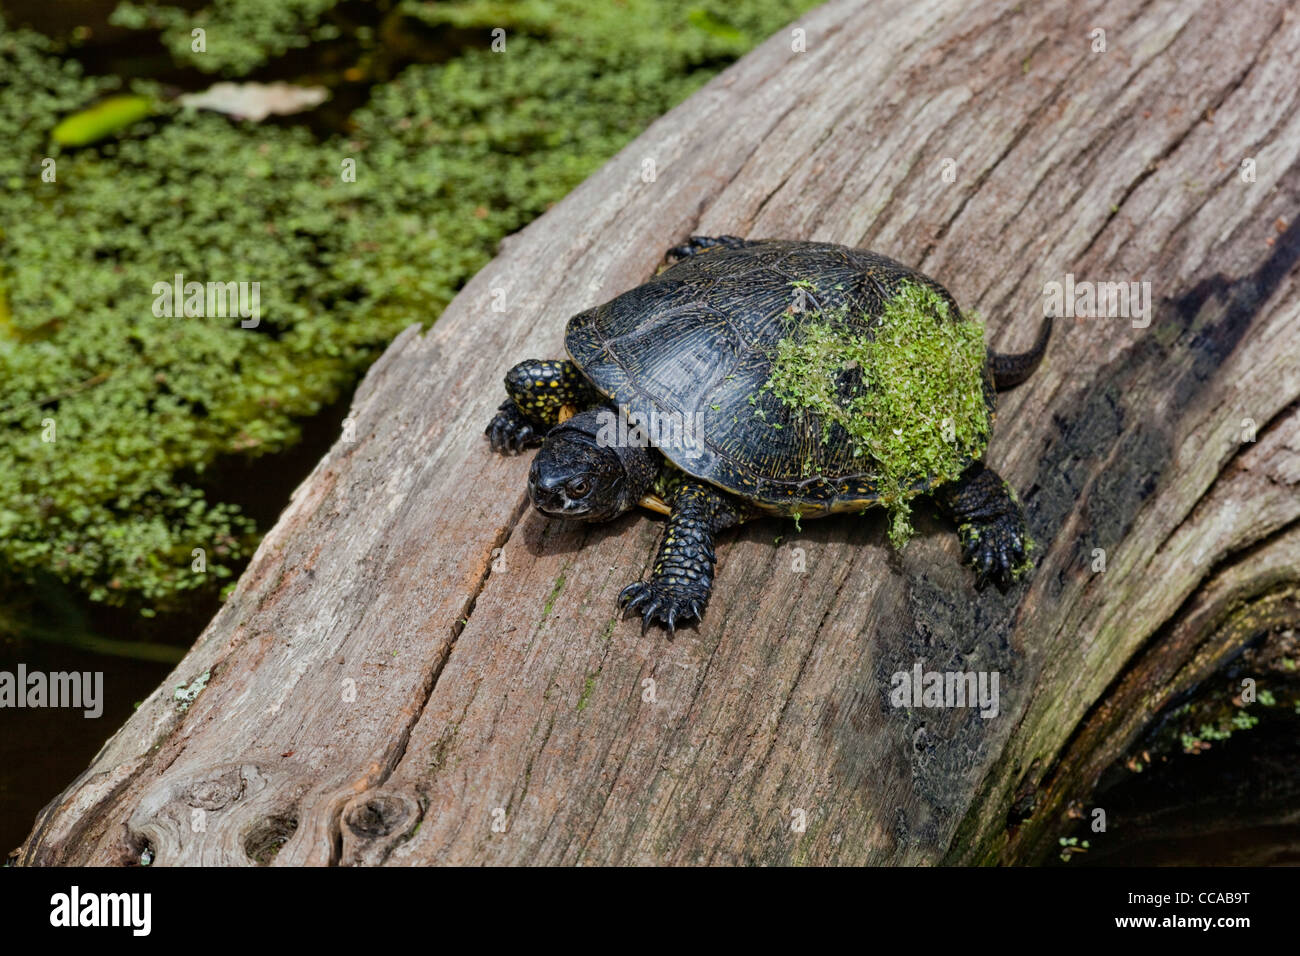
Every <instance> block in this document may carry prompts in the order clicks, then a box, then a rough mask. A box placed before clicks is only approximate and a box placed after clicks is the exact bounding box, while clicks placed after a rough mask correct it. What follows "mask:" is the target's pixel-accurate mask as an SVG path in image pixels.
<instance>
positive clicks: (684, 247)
mask: <svg viewBox="0 0 1300 956" xmlns="http://www.w3.org/2000/svg"><path fill="white" fill-rule="evenodd" d="M747 245H749V240H748V239H741V238H739V237H738V236H691V238H690V239H688V240H686V241H685V242H683V243H682V244H681V245H680V246H673V247H672V248H671V249H669V250H668V251H667V252H666V253H664V258H665V259H667V260H669V261H670V262H676V261H680V260H682V259H689V258H690V257H691V256H695V255H699V254H700V253H701V252H708V251H709V250H710V249H716V248H718V247H719V246H722V247H724V248H727V249H740V248H742V247H743V246H747Z"/></svg>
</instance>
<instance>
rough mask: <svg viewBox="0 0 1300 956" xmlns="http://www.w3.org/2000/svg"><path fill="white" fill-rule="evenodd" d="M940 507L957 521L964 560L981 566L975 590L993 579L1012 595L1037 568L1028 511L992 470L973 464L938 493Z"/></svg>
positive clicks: (977, 566)
mask: <svg viewBox="0 0 1300 956" xmlns="http://www.w3.org/2000/svg"><path fill="white" fill-rule="evenodd" d="M935 501H936V502H937V503H938V505H939V508H940V509H941V510H942V511H943V512H944V513H945V514H947V515H948V517H950V518H952V520H953V521H955V522H956V523H957V538H958V540H960V541H961V551H962V558H963V559H964V560H965V561H966V562H967V563H968V564H969V565H970V566H971V567H973V568H974V569H975V590H977V591H982V590H984V588H985V587H986V586H987V585H988V583H989V581H992V582H993V583H994V584H995V585H997V588H998V590H999V591H1001V592H1002V593H1003V594H1006V593H1007V591H1008V590H1010V588H1011V585H1012V584H1013V583H1014V582H1015V581H1016V580H1018V579H1019V578H1020V577H1021V576H1022V575H1023V574H1024V573H1025V572H1026V571H1028V570H1029V569H1030V567H1032V564H1031V562H1030V561H1029V549H1030V547H1031V546H1032V543H1031V541H1030V539H1029V532H1028V531H1027V530H1026V528H1025V513H1024V511H1023V510H1022V509H1021V507H1020V503H1019V502H1017V501H1016V499H1015V496H1014V495H1013V494H1012V491H1011V488H1010V486H1009V485H1007V483H1006V482H1005V481H1003V480H1002V479H1001V478H1000V477H999V476H998V474H997V472H995V471H994V470H993V469H991V468H985V467H984V466H983V465H982V464H980V463H979V462H976V463H975V464H973V465H971V466H970V467H969V468H967V469H966V471H965V473H964V474H963V475H962V476H961V478H959V479H957V481H955V482H953V483H952V484H950V485H945V486H944V487H942V488H940V489H939V490H938V491H937V492H936V493H935Z"/></svg>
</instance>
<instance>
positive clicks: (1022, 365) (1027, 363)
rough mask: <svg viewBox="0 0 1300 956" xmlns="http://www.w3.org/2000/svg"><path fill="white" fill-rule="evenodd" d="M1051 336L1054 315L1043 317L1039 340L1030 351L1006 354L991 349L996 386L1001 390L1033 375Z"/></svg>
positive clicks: (991, 370) (990, 356) (991, 363)
mask: <svg viewBox="0 0 1300 956" xmlns="http://www.w3.org/2000/svg"><path fill="white" fill-rule="evenodd" d="M1051 337H1052V317H1051V316H1050V315H1049V316H1047V317H1046V318H1045V319H1043V327H1042V329H1041V330H1039V333H1038V341H1037V342H1035V343H1034V347H1033V348H1032V349H1030V350H1029V351H1028V352H1019V353H1016V354H1013V355H1004V354H1003V353H1002V352H995V351H993V350H992V349H989V371H990V372H992V373H993V386H994V388H996V389H997V390H998V391H999V392H1000V391H1002V390H1003V389H1005V388H1012V387H1013V386H1016V385H1019V384H1020V383H1021V382H1023V381H1024V380H1025V379H1027V378H1029V376H1031V375H1033V374H1034V369H1036V368H1038V363H1039V362H1041V361H1042V360H1043V354H1044V353H1045V352H1046V351H1047V340H1048V339H1050V338H1051Z"/></svg>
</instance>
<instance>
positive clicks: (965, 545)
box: [960, 514, 1028, 594]
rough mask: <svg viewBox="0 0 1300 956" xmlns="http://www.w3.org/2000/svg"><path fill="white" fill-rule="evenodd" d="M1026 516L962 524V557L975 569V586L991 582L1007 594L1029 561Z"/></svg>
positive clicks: (983, 587)
mask: <svg viewBox="0 0 1300 956" xmlns="http://www.w3.org/2000/svg"><path fill="white" fill-rule="evenodd" d="M1023 521H1024V519H1023V518H1021V517H1020V516H1019V515H1018V514H1016V515H1003V516H1001V517H998V518H995V519H992V520H990V521H986V522H979V523H972V524H968V525H963V526H962V527H961V531H960V534H961V545H962V548H961V550H962V557H963V559H965V561H966V562H967V563H968V564H969V565H970V566H971V568H972V569H973V570H974V571H975V590H976V591H983V590H984V589H985V588H986V587H988V586H989V584H990V583H992V584H993V585H994V586H995V587H996V588H997V589H998V591H1000V592H1001V593H1003V594H1006V593H1007V592H1008V591H1010V590H1011V585H1012V584H1014V583H1015V581H1016V578H1017V576H1018V574H1019V572H1020V571H1022V570H1023V569H1024V566H1025V564H1026V562H1027V557H1028V555H1027V551H1026V548H1025V541H1026V535H1025V530H1024V524H1023Z"/></svg>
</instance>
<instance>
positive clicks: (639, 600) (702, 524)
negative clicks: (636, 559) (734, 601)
mask: <svg viewBox="0 0 1300 956" xmlns="http://www.w3.org/2000/svg"><path fill="white" fill-rule="evenodd" d="M742 517H743V514H742V513H741V509H740V508H738V507H737V506H736V504H735V502H734V501H733V500H732V499H731V498H730V497H729V496H728V495H726V494H724V493H723V492H721V491H719V490H718V489H717V488H715V487H713V486H712V485H709V484H705V483H704V482H702V481H696V480H694V479H690V478H688V479H685V480H683V481H682V482H681V483H680V484H678V485H677V487H676V489H675V490H674V493H673V495H672V513H671V514H670V515H669V518H668V527H667V528H665V529H664V538H663V542H662V543H661V544H660V545H659V553H658V555H657V556H656V557H655V563H654V570H653V571H652V572H651V575H650V580H649V581H634V582H633V583H631V584H629V585H628V586H627V587H625V588H624V589H623V592H622V593H621V594H620V595H619V596H618V603H619V606H620V607H622V608H623V609H624V610H625V611H626V612H636V613H639V614H640V615H641V633H643V634H644V633H645V631H646V629H647V628H648V627H649V626H650V622H651V621H657V622H659V623H661V624H663V625H664V626H665V627H667V628H668V633H669V634H670V635H671V634H672V633H673V632H674V631H675V630H676V627H677V625H678V624H682V623H685V622H687V621H690V620H698V619H699V618H701V617H703V615H704V609H705V608H706V607H708V604H709V595H710V594H711V593H712V591H713V564H714V562H715V561H716V560H717V559H716V556H715V555H714V551H713V538H714V535H716V534H717V533H718V532H719V531H722V530H724V529H726V528H730V527H731V526H732V525H735V524H738V523H739V522H740V520H741V519H742Z"/></svg>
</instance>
